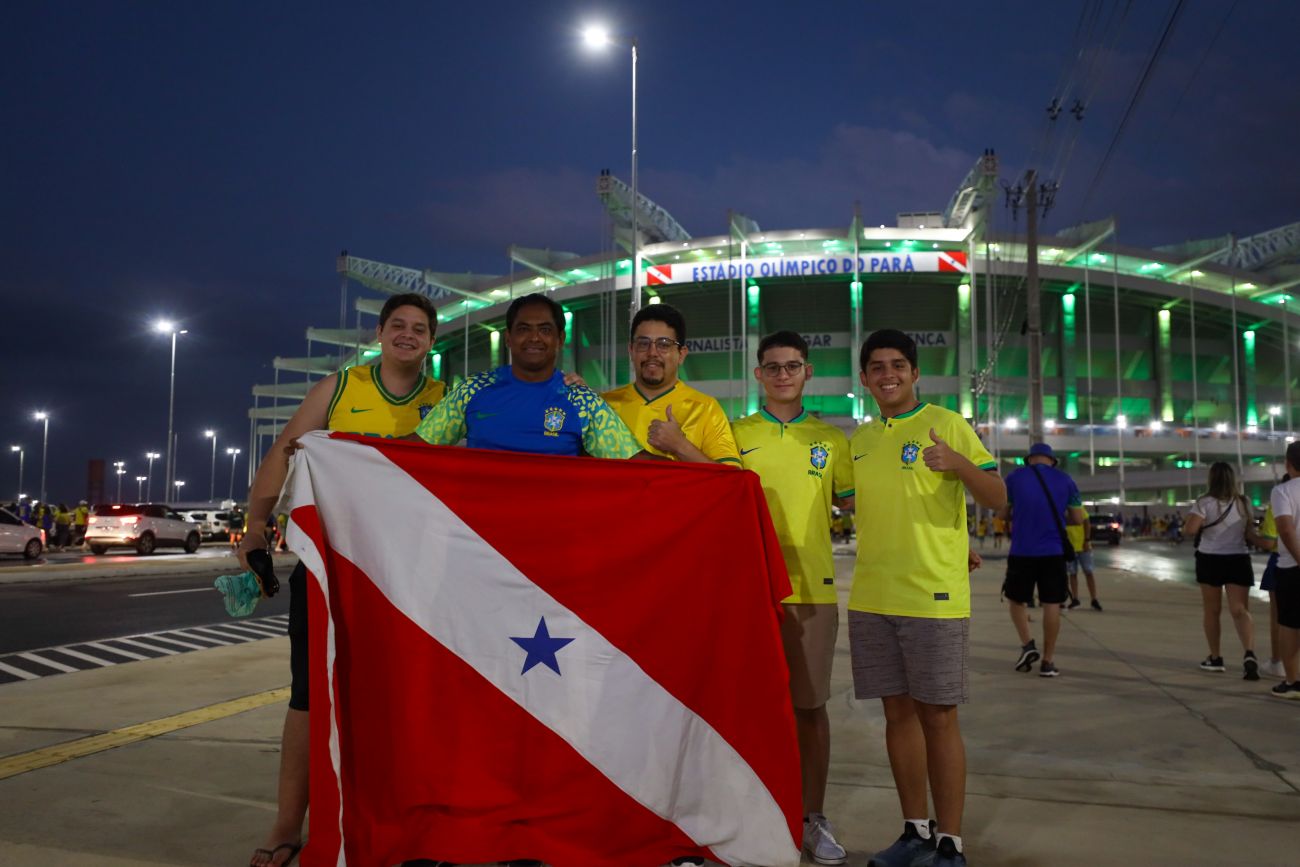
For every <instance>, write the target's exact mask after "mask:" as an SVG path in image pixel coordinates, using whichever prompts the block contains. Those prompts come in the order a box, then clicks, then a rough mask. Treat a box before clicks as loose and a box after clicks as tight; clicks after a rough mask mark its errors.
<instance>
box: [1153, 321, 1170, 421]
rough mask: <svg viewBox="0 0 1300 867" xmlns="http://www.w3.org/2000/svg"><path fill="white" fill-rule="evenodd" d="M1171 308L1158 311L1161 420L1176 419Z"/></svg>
mask: <svg viewBox="0 0 1300 867" xmlns="http://www.w3.org/2000/svg"><path fill="white" fill-rule="evenodd" d="M1172 317H1173V311H1171V310H1169V308H1165V309H1163V310H1158V311H1156V382H1157V383H1158V385H1159V387H1160V420H1161V421H1169V422H1171V421H1173V420H1174V365H1173V350H1172V347H1171V345H1170V344H1171V340H1172V338H1171V335H1170V319H1171V318H1172Z"/></svg>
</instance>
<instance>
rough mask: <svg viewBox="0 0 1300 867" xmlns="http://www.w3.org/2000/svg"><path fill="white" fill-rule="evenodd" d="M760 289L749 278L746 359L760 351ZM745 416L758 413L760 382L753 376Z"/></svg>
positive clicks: (746, 401) (746, 291) (746, 296)
mask: <svg viewBox="0 0 1300 867" xmlns="http://www.w3.org/2000/svg"><path fill="white" fill-rule="evenodd" d="M758 302H759V288H758V282H757V281H755V280H754V278H753V277H750V278H749V285H748V286H746V287H745V358H746V359H750V358H753V357H754V353H755V352H757V351H758V340H759V328H760V327H761V325H760V321H759V315H758ZM745 382H746V387H745V415H753V414H754V413H756V412H758V388H759V385H758V381H757V380H755V379H754V378H753V377H752V376H747V377H745Z"/></svg>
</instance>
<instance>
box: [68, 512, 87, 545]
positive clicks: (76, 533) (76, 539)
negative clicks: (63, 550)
mask: <svg viewBox="0 0 1300 867" xmlns="http://www.w3.org/2000/svg"><path fill="white" fill-rule="evenodd" d="M89 524H90V505H89V504H87V503H86V501H85V500H82V501H81V502H80V503H77V508H75V509H73V510H72V544H73V545H76V546H77V547H80V546H81V545H82V544H83V543H84V542H85V541H86V527H88V526H89Z"/></svg>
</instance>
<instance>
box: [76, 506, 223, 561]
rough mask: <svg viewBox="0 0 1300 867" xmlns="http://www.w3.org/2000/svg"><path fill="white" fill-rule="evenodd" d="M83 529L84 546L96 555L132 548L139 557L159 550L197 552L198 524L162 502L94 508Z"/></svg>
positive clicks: (199, 541)
mask: <svg viewBox="0 0 1300 867" xmlns="http://www.w3.org/2000/svg"><path fill="white" fill-rule="evenodd" d="M88 520H89V523H88V524H87V526H86V544H87V545H89V546H90V550H91V551H92V552H93V553H95V554H103V553H104V552H105V551H107V550H108V549H109V548H134V549H135V550H136V553H138V554H142V555H148V554H152V553H153V552H154V551H155V550H156V549H158V548H184V549H185V553H187V554H193V553H194V552H195V551H197V550H199V544H200V543H201V542H202V541H203V538H202V536H201V531H200V529H199V525H198V524H195V523H193V522H192V521H187V520H185V519H184V518H183V517H181V515H180V514H179V513H178V512H176V510H175V509H173V508H171V507H170V506H164V505H162V504H161V503H139V504H136V505H132V504H129V503H113V504H106V505H99V506H96V507H95V509H94V514H92V515H91V516H90V518H89V519H88Z"/></svg>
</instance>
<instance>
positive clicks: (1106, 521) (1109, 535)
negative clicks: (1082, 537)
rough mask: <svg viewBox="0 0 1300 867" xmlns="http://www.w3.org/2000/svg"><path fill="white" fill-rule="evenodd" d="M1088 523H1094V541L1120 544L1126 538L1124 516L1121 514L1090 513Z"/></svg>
mask: <svg viewBox="0 0 1300 867" xmlns="http://www.w3.org/2000/svg"><path fill="white" fill-rule="evenodd" d="M1088 523H1089V524H1091V525H1092V543H1093V544H1094V545H1096V544H1097V543H1099V542H1106V543H1108V544H1111V545H1118V544H1119V543H1120V540H1121V539H1122V538H1124V523H1123V518H1121V517H1120V516H1119V515H1089V516H1088Z"/></svg>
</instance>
